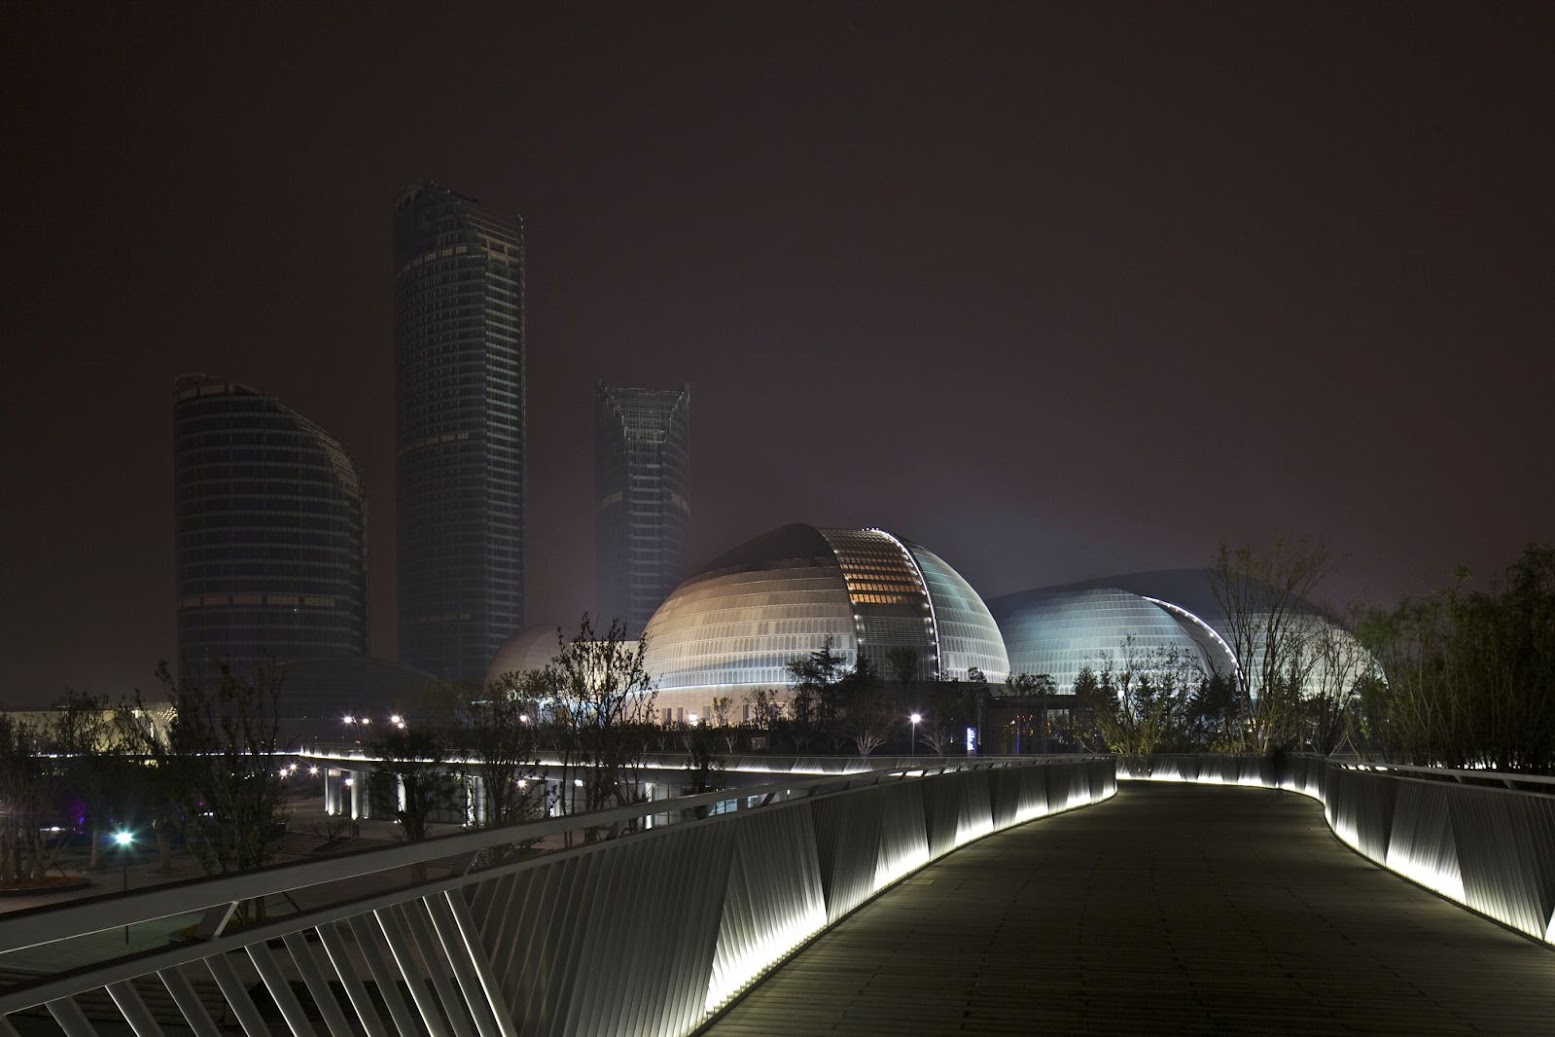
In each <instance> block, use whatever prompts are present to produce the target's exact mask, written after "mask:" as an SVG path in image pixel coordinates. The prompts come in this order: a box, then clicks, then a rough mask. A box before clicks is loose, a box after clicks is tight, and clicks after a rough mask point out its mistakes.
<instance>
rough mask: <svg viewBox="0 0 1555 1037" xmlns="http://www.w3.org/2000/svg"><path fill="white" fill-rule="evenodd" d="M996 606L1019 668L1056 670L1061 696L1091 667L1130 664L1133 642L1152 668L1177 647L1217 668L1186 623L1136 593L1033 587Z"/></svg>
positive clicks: (1184, 657)
mask: <svg viewBox="0 0 1555 1037" xmlns="http://www.w3.org/2000/svg"><path fill="white" fill-rule="evenodd" d="M993 609H994V611H995V613H996V614H997V615H998V617H999V626H1000V628H1001V629H1003V631H1004V638H1005V645H1006V647H1007V648H1008V650H1009V660H1010V666H1011V668H1012V669H1013V670H1014V671H1015V672H1017V673H1046V674H1048V675H1049V676H1051V677H1052V678H1053V680H1054V681H1055V682H1056V683H1057V685H1058V691H1059V692H1060V693H1061V694H1068V693H1069V692H1071V691H1073V690H1074V682H1075V678H1076V677H1078V676H1079V675H1080V670H1081V669H1082V668H1083V667H1086V666H1089V667H1090V668H1091V669H1092V670H1096V671H1100V670H1101V669H1102V668H1103V667H1110V668H1112V669H1113V670H1119V669H1122V668H1123V667H1124V660H1123V652H1124V651H1125V644H1127V646H1128V650H1131V651H1133V652H1135V653H1137V656H1138V658H1139V659H1142V660H1147V665H1153V662H1150V661H1153V660H1158V659H1164V658H1166V657H1167V656H1168V655H1169V654H1170V653H1173V652H1175V653H1176V657H1177V659H1178V660H1179V661H1186V662H1188V663H1189V664H1190V665H1192V666H1197V667H1200V668H1202V669H1203V670H1204V671H1205V672H1208V671H1209V670H1210V669H1211V666H1210V663H1211V660H1210V658H1209V657H1207V656H1206V654H1205V651H1204V649H1203V648H1202V647H1201V646H1200V644H1199V642H1198V641H1196V640H1195V639H1194V638H1193V637H1192V636H1191V635H1190V633H1189V632H1188V631H1187V630H1186V629H1184V627H1183V625H1182V623H1180V622H1178V620H1177V619H1176V618H1175V617H1174V616H1173V615H1172V614H1171V613H1170V612H1168V611H1167V610H1166V609H1163V608H1161V607H1160V606H1158V605H1155V604H1153V603H1151V602H1149V601H1146V600H1145V599H1144V598H1142V597H1140V596H1139V595H1137V594H1132V593H1130V592H1128V591H1124V590H1117V589H1109V588H1095V589H1083V590H1076V589H1072V588H1059V589H1054V590H1042V591H1026V592H1024V593H1021V594H1012V595H1009V596H1007V597H1003V598H995V599H994V601H993ZM1128 638H1132V640H1131V641H1126V639H1128Z"/></svg>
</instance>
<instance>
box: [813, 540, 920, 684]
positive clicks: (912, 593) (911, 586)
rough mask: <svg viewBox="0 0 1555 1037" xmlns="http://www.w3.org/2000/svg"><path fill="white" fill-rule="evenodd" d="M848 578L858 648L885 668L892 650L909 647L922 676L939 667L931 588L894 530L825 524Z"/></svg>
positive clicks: (880, 667)
mask: <svg viewBox="0 0 1555 1037" xmlns="http://www.w3.org/2000/svg"><path fill="white" fill-rule="evenodd" d="M820 533H821V536H823V537H825V538H826V541H827V543H829V544H831V547H832V551H833V552H834V553H835V554H836V556H837V564H838V565H840V566H841V567H842V575H843V579H844V580H845V581H846V582H847V587H848V597H849V598H850V599H851V600H852V602H853V619H854V624H855V627H856V633H857V636H858V643H859V651H860V652H863V653H864V654H865V655H867V656H868V657H869V659H870V661H871V662H873V663H874V665H875V668H876V669H877V670H880V671H881V672H885V670H886V667H887V665H888V663H889V660H890V658H891V654H892V653H893V652H894V651H898V650H901V649H906V650H908V651H910V652H912V653H913V654H914V655H915V656H916V657H917V660H918V673H919V675H920V679H931V678H932V677H933V676H934V675H935V674H937V673H938V672H939V669H940V658H939V646H938V642H937V641H936V639H935V636H934V610H933V607H932V605H931V604H930V601H929V589H928V587H927V586H926V585H925V584H924V582H923V576H922V574H921V573H919V572H918V567H917V565H916V564H915V563H914V562H913V560H912V556H911V555H909V554H908V553H907V549H906V548H905V547H903V546H902V544H901V542H900V541H898V540H897V539H896V538H895V537H893V536H891V534H889V533H886V532H885V531H883V530H879V529H823V530H821V531H820Z"/></svg>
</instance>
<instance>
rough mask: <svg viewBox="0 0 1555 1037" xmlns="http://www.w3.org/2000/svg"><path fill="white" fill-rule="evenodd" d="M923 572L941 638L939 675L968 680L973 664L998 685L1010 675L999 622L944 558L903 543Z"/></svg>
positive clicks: (935, 623)
mask: <svg viewBox="0 0 1555 1037" xmlns="http://www.w3.org/2000/svg"><path fill="white" fill-rule="evenodd" d="M903 543H904V544H905V546H906V548H907V550H909V551H910V552H912V557H913V560H914V561H915V562H916V563H917V565H918V571H919V572H920V573H922V574H923V580H924V583H925V584H926V585H927V586H928V590H929V599H930V601H931V602H932V604H933V608H934V627H935V630H936V632H937V634H938V637H939V658H940V676H941V677H944V678H947V679H950V680H966V679H967V670H968V669H969V668H971V667H973V666H975V667H977V668H978V669H979V670H982V671H983V676H984V677H987V678H988V680H990V681H992V682H993V683H995V684H999V683H1002V682H1003V681H1004V680H1005V678H1007V677H1008V676H1009V675H1010V660H1009V656H1008V655H1007V654H1006V653H1005V646H1004V638H1003V636H1001V635H1000V633H999V624H997V623H995V622H994V618H993V614H992V613H991V612H989V611H988V606H987V605H985V604H983V599H982V597H981V596H979V595H978V593H977V591H975V590H973V589H972V585H971V584H970V583H967V582H966V580H964V579H962V577H961V574H960V573H958V572H956V570H954V569H952V568H951V567H950V566H949V565H948V564H946V562H945V560H944V559H943V558H941V557H940V556H939V555H937V554H935V553H934V552H933V551H930V550H928V549H927V548H924V547H919V546H918V545H917V544H914V543H909V542H906V541H904V542H903Z"/></svg>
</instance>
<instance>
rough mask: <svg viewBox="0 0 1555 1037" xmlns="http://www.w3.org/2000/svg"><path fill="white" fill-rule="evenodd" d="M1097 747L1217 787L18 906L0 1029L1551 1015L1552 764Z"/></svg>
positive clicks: (609, 842)
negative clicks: (1152, 757)
mask: <svg viewBox="0 0 1555 1037" xmlns="http://www.w3.org/2000/svg"><path fill="white" fill-rule="evenodd" d="M1121 776H1122V777H1125V778H1128V777H1134V778H1139V779H1144V778H1156V779H1162V778H1173V779H1186V780H1190V781H1194V782H1202V783H1207V784H1205V785H1203V786H1195V785H1192V784H1170V785H1168V784H1165V783H1147V782H1145V781H1135V782H1129V781H1125V782H1124V783H1123V790H1122V793H1121V794H1119V795H1116V796H1114V793H1115V792H1116V791H1117V789H1118V783H1117V782H1116V780H1115V769H1114V761H1113V760H1112V759H1111V758H1103V759H1055V760H1044V759H1032V758H1020V759H1013V760H961V761H935V763H934V765H933V766H930V767H924V766H923V764H922V763H921V762H915V763H914V765H913V766H912V767H911V768H901V767H892V768H885V769H881V770H875V771H867V772H862V773H855V774H850V775H844V776H826V777H819V778H804V779H797V778H788V779H785V780H783V781H782V782H780V783H778V784H775V785H769V786H763V787H761V788H755V789H752V788H746V789H740V790H737V791H736V792H724V793H714V794H709V795H706V796H700V797H693V798H689V799H685V800H680V801H676V802H675V804H674V810H673V812H667V811H669V808H670V804H667V803H665V802H662V801H661V802H656V803H652V804H646V805H640V806H633V807H627V808H622V809H619V810H614V811H608V812H604V813H601V814H597V815H591V816H586V817H582V818H557V819H550V820H547V821H544V822H538V823H535V824H531V825H525V826H520V827H518V828H514V829H507V830H489V831H481V832H474V833H469V834H462V835H457V836H452V837H448V838H445V839H440V840H435V841H433V842H428V843H424V844H419V845H409V846H400V847H395V848H392V849H388V850H382V851H376V852H373V853H368V854H360V855H356V856H352V857H345V858H340V859H333V860H326V861H318V862H307V863H302V864H296V865H286V866H283V867H278V868H272V869H267V870H265V871H262V872H257V873H252V874H248V875H240V876H233V877H229V878H222V879H212V880H200V881H197V882H193V883H189V884H184V885H180V886H173V887H158V888H156V889H152V890H146V891H142V892H136V893H131V894H127V895H122V896H112V897H104V898H97V899H94V900H92V901H87V902H82V903H78V904H72V905H69V906H64V907H58V908H54V909H48V910H42V911H40V910H32V911H26V912H17V913H13V914H10V915H6V916H0V983H3V984H4V985H3V986H0V1037H5V1035H8V1034H10V1033H13V1032H15V1033H22V1034H31V1033H58V1032H61V1031H63V1032H64V1033H66V1034H69V1035H71V1037H78V1035H79V1037H86V1035H91V1034H104V1035H107V1034H119V1033H134V1034H136V1035H138V1037H148V1035H152V1034H162V1033H169V1034H171V1033H196V1034H201V1035H205V1037H215V1035H217V1034H220V1033H224V1032H244V1033H247V1034H249V1035H250V1037H260V1035H263V1034H270V1033H292V1034H297V1035H299V1037H301V1035H307V1034H314V1033H336V1034H347V1033H366V1034H372V1035H375V1037H377V1035H382V1037H390V1035H394V1034H398V1035H400V1037H411V1035H414V1034H434V1035H437V1037H445V1035H447V1037H516V1035H518V1034H531V1033H534V1034H574V1033H576V1034H602V1035H603V1034H644V1035H651V1034H683V1033H691V1032H693V1031H696V1030H698V1029H699V1028H702V1027H704V1026H709V1027H710V1029H709V1031H708V1032H712V1033H727V1034H756V1033H761V1034H773V1033H783V1034H789V1033H794V1034H797V1033H812V1032H815V1033H819V1032H825V1033H870V1032H881V1033H886V1032H889V1033H893V1034H900V1033H925V1034H934V1033H958V1032H967V1033H1030V1032H1037V1031H1040V1030H1043V1029H1046V1030H1049V1031H1053V1032H1078V1031H1095V1032H1128V1033H1137V1032H1145V1031H1155V1032H1177V1031H1188V1032H1203V1031H1209V1030H1221V1031H1225V1032H1232V1033H1240V1032H1300V1033H1324V1032H1345V1033H1349V1032H1365V1031H1367V1030H1370V1031H1372V1032H1386V1033H1400V1032H1408V1033H1434V1032H1470V1031H1472V1030H1476V1029H1477V1030H1479V1031H1490V1032H1500V1033H1516V1032H1529V1033H1544V1034H1548V1033H1549V1032H1551V1031H1550V1028H1549V1020H1550V1019H1552V1018H1555V952H1552V950H1551V947H1550V942H1551V940H1552V938H1555V931H1552V928H1551V914H1552V912H1555V852H1552V850H1555V796H1551V795H1549V794H1548V791H1549V789H1550V788H1551V785H1544V786H1542V787H1541V786H1540V785H1539V784H1538V783H1530V784H1529V785H1517V786H1515V787H1505V786H1504V785H1501V786H1498V785H1497V784H1496V783H1494V782H1492V783H1490V784H1485V783H1484V782H1483V781H1479V780H1478V776H1461V775H1445V774H1441V773H1435V772H1420V771H1410V770H1403V771H1398V770H1394V771H1379V770H1375V769H1367V768H1361V767H1355V766H1345V765H1340V764H1333V763H1329V762H1327V761H1322V760H1305V759H1303V760H1295V761H1292V763H1291V766H1290V768H1289V770H1288V771H1287V772H1285V773H1280V774H1276V773H1274V772H1273V771H1272V770H1271V769H1270V764H1269V762H1268V761H1262V760H1250V759H1237V758H1206V759H1203V760H1199V759H1187V760H1156V761H1142V762H1136V763H1135V764H1134V765H1133V766H1132V767H1125V768H1122V769H1121ZM1441 779H1446V780H1441ZM1273 784H1279V785H1282V786H1284V787H1285V788H1286V789H1287V790H1288V791H1285V792H1276V791H1273V790H1272V789H1270V788H1263V787H1259V786H1264V785H1273ZM1233 786H1245V787H1233ZM1082 807H1083V808H1084V809H1079V808H1082ZM649 817H653V818H655V819H656V822H657V823H656V824H655V825H654V826H653V827H651V828H650V827H649V826H648V825H647V823H646V822H647V819H648V818H649ZM1028 822H1034V823H1028ZM569 835H570V836H571V837H572V839H571V841H572V843H573V844H572V845H570V846H568V845H566V844H567V842H568V839H567V836H569ZM1336 835H1337V836H1338V839H1337V840H1336V838H1335V836H1336ZM1341 840H1342V841H1343V843H1347V844H1348V845H1349V846H1350V847H1352V848H1354V850H1355V852H1352V851H1351V849H1347V848H1345V846H1343V845H1341V842H1340V841H1341ZM952 851H954V852H952ZM1365 858H1370V860H1367V859H1365ZM1371 861H1376V862H1378V863H1381V864H1383V865H1386V866H1389V867H1392V868H1394V869H1395V870H1397V871H1401V872H1404V873H1406V874H1409V875H1410V877H1411V878H1413V879H1415V880H1416V881H1419V882H1426V883H1429V884H1430V885H1431V886H1432V887H1433V888H1436V889H1440V890H1442V891H1443V893H1444V894H1446V895H1448V896H1453V897H1454V898H1456V899H1457V900H1459V901H1460V902H1463V903H1467V904H1469V905H1471V906H1472V907H1474V909H1475V910H1476V911H1479V912H1481V913H1483V914H1485V915H1489V916H1491V917H1493V918H1495V919H1497V920H1498V922H1499V923H1500V924H1497V922H1492V921H1488V920H1486V919H1485V918H1482V917H1478V916H1477V915H1476V914H1474V913H1471V912H1470V911H1467V910H1465V909H1464V908H1462V907H1459V906H1457V905H1454V904H1451V903H1449V902H1448V901H1446V900H1444V899H1442V898H1441V897H1439V896H1436V895H1434V894H1432V893H1428V892H1426V891H1425V890H1423V889H1422V888H1420V886H1418V885H1414V884H1411V883H1409V882H1406V881H1403V880H1401V879H1400V878H1398V877H1397V876H1396V875H1392V874H1389V873H1388V872H1387V871H1385V870H1383V869H1382V868H1379V867H1377V866H1376V865H1375V864H1373V863H1371ZM903 880H904V881H903ZM259 897H265V898H268V902H269V903H271V904H272V905H279V904H284V905H285V906H284V909H283V910H277V909H275V908H272V910H271V912H270V913H269V915H268V916H267V917H266V918H265V919H264V920H262V921H259V922H256V923H254V924H250V925H248V926H246V927H241V928H240V927H237V926H236V925H234V918H235V916H236V909H237V907H238V906H239V905H240V904H241V903H243V902H247V901H252V900H253V899H254V898H259ZM121 929H122V930H123V939H124V941H125V943H123V944H121V943H119V942H118V941H119V937H120V930H121ZM1513 930H1515V932H1514V931H1513ZM1518 933H1521V934H1523V935H1518ZM169 935H176V936H177V937H178V939H177V940H176V942H169V940H168V936H169ZM126 945H127V946H129V947H130V951H129V952H128V953H126V952H125V949H124V948H125V946H126Z"/></svg>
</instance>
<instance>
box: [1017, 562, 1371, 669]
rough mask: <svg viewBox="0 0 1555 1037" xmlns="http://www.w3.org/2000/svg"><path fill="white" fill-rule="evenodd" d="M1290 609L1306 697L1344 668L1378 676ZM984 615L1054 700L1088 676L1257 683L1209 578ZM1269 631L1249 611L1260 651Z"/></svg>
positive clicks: (1319, 625) (1367, 662)
mask: <svg viewBox="0 0 1555 1037" xmlns="http://www.w3.org/2000/svg"><path fill="white" fill-rule="evenodd" d="M1286 607H1287V608H1288V610H1289V614H1288V615H1287V616H1286V617H1285V618H1284V619H1282V620H1281V621H1280V625H1281V626H1283V628H1284V630H1286V631H1287V632H1288V633H1289V635H1290V636H1291V637H1292V638H1295V639H1296V640H1297V641H1299V642H1300V643H1301V644H1302V645H1303V647H1302V649H1301V652H1302V653H1305V654H1304V656H1303V659H1302V669H1303V671H1304V676H1303V681H1302V692H1303V694H1305V695H1308V696H1315V695H1319V694H1323V693H1324V691H1325V689H1332V688H1333V687H1334V686H1335V683H1336V682H1338V681H1341V680H1353V676H1354V674H1352V675H1350V676H1349V677H1348V678H1346V677H1344V675H1343V673H1342V671H1343V670H1344V669H1345V668H1350V669H1353V670H1354V671H1355V674H1358V673H1360V672H1362V671H1364V670H1366V669H1369V668H1373V667H1375V665H1376V664H1375V660H1374V659H1372V657H1371V655H1370V653H1368V652H1367V651H1366V650H1365V649H1364V648H1363V647H1362V646H1361V645H1360V643H1359V642H1357V641H1356V640H1355V638H1354V637H1353V636H1352V635H1351V634H1350V633H1349V632H1347V631H1345V630H1343V629H1341V628H1339V627H1337V626H1336V625H1335V624H1334V623H1333V622H1331V621H1330V620H1329V619H1328V618H1327V617H1325V616H1324V614H1323V612H1322V610H1321V609H1319V608H1317V607H1316V606H1314V605H1312V604H1311V603H1310V602H1306V601H1301V600H1299V599H1297V600H1292V601H1289V602H1287V603H1286ZM988 608H989V610H990V611H992V613H993V615H994V618H995V619H997V620H998V622H999V628H1000V629H1001V630H1002V631H1003V632H1004V641H1005V645H1006V647H1007V648H1008V650H1009V656H1010V671H1011V672H1012V673H1045V674H1047V675H1048V676H1050V677H1052V678H1053V681H1054V683H1055V685H1056V686H1057V690H1058V692H1059V693H1060V694H1068V693H1069V692H1071V691H1072V690H1073V689H1074V683H1075V680H1076V679H1077V678H1078V677H1079V675H1080V671H1081V670H1082V669H1085V668H1086V667H1089V668H1090V669H1091V670H1092V671H1093V672H1097V673H1100V672H1101V671H1102V670H1104V669H1110V670H1112V671H1113V672H1115V673H1119V672H1123V671H1126V670H1129V669H1133V668H1137V669H1139V670H1142V671H1145V672H1154V673H1159V672H1162V671H1164V670H1176V671H1178V672H1179V675H1180V674H1182V673H1186V674H1188V675H1190V677H1191V678H1193V679H1197V678H1198V677H1200V676H1208V675H1210V674H1220V675H1222V676H1227V677H1229V676H1232V675H1233V674H1235V673H1236V672H1237V671H1238V670H1239V669H1241V670H1246V671H1247V672H1249V673H1251V674H1255V675H1256V674H1257V673H1259V672H1260V670H1261V668H1262V665H1263V659H1264V649H1263V648H1262V647H1261V646H1260V645H1259V644H1257V643H1254V644H1244V645H1243V647H1242V650H1241V652H1242V656H1243V657H1242V658H1240V659H1238V658H1237V650H1236V649H1235V647H1234V646H1235V645H1236V643H1237V641H1238V637H1237V635H1236V624H1235V623H1234V622H1233V620H1232V619H1231V617H1230V616H1228V615H1227V614H1226V611H1225V609H1224V608H1222V607H1221V604H1220V602H1219V601H1218V600H1217V598H1216V595H1215V590H1214V576H1213V574H1212V573H1211V572H1210V571H1209V570H1207V569H1160V570H1155V571H1152V572H1141V573H1126V574H1121V575H1117V576H1107V577H1103V578H1101V579H1097V580H1087V581H1085V582H1082V583H1070V584H1065V585H1063V586H1058V587H1039V588H1036V589H1033V590H1028V591H1020V592H1018V593H1015V594H1006V595H1003V596H1002V597H998V598H990V599H988ZM1267 622H1268V620H1267V613H1266V612H1257V611H1254V612H1252V613H1250V614H1249V615H1248V616H1247V617H1246V619H1245V620H1244V622H1243V627H1244V630H1246V631H1248V632H1249V634H1251V635H1252V640H1253V641H1255V642H1256V641H1257V640H1258V632H1259V631H1262V630H1264V629H1267V628H1266V626H1265V624H1266V623H1267ZM1246 636H1247V635H1244V639H1245V637H1246ZM1129 656H1132V658H1129ZM1291 661H1292V662H1294V661H1295V659H1294V658H1293V659H1292V660H1291ZM1253 694H1254V696H1256V695H1258V694H1259V691H1258V689H1256V688H1254V689H1253Z"/></svg>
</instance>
